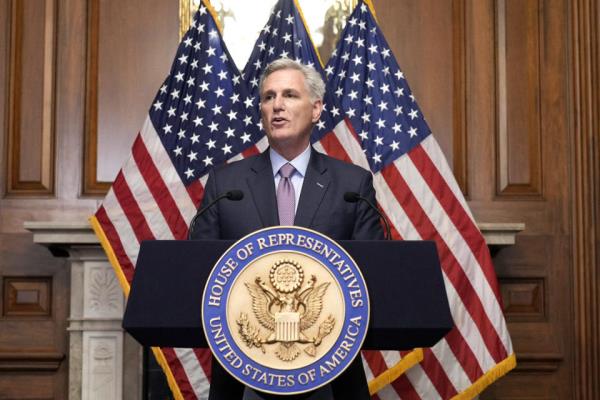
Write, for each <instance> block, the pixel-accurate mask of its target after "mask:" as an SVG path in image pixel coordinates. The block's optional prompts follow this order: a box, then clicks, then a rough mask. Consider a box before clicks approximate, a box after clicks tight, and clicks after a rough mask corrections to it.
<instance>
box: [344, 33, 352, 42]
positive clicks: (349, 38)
mask: <svg viewBox="0 0 600 400" xmlns="http://www.w3.org/2000/svg"><path fill="white" fill-rule="evenodd" d="M353 40H354V38H353V37H352V35H348V36H346V38H345V39H344V41H345V42H346V43H348V44H351V43H352V41H353Z"/></svg>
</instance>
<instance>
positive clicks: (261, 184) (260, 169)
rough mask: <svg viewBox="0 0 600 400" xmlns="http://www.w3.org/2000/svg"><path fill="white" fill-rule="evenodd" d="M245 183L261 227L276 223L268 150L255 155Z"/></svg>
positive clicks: (274, 194)
mask: <svg viewBox="0 0 600 400" xmlns="http://www.w3.org/2000/svg"><path fill="white" fill-rule="evenodd" d="M247 183H248V188H249V189H250V193H251V194H252V200H253V201H254V205H255V206H256V210H257V211H258V215H259V216H260V220H261V222H262V224H263V227H267V226H273V225H278V224H279V216H278V213H277V195H276V193H275V185H274V181H273V169H272V167H271V159H270V158H269V151H268V150H267V151H263V152H262V154H261V155H259V156H258V157H256V159H255V161H254V163H253V164H252V166H251V167H250V176H249V177H248V178H247Z"/></svg>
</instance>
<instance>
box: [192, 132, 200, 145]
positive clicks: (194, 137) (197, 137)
mask: <svg viewBox="0 0 600 400" xmlns="http://www.w3.org/2000/svg"><path fill="white" fill-rule="evenodd" d="M190 140H191V141H192V144H196V143H200V135H198V134H197V133H194V134H193V135H192V137H191V138H190Z"/></svg>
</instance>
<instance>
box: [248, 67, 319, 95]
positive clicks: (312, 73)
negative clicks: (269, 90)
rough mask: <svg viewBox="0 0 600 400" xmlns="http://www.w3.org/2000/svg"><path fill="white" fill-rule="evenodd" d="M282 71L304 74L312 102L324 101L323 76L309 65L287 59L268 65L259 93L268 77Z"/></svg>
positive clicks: (259, 86) (262, 77) (261, 80)
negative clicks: (294, 71)
mask: <svg viewBox="0 0 600 400" xmlns="http://www.w3.org/2000/svg"><path fill="white" fill-rule="evenodd" d="M282 69H295V70H296V71H300V72H302V75H304V82H305V83H306V88H307V89H308V93H309V94H310V99H311V100H312V101H316V100H323V96H324V95H325V82H323V78H321V74H319V73H318V72H317V70H315V69H314V68H313V67H311V66H309V65H305V64H302V63H299V62H298V61H294V60H291V59H289V58H285V57H284V58H279V59H277V60H275V61H273V62H272V63H270V64H269V65H267V68H265V70H264V71H263V74H262V76H261V77H260V82H259V84H258V92H259V93H261V94H262V90H263V83H264V82H265V79H266V78H267V76H269V75H271V74H272V73H273V72H275V71H280V70H282Z"/></svg>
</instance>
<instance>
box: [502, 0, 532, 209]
mask: <svg viewBox="0 0 600 400" xmlns="http://www.w3.org/2000/svg"><path fill="white" fill-rule="evenodd" d="M541 9H542V3H541V2H540V1H539V0H527V1H523V0H498V1H497V2H496V35H497V39H496V40H497V46H496V52H497V53H496V61H497V107H498V108H497V113H498V115H497V117H496V119H497V121H498V122H497V124H498V127H497V139H496V142H497V147H496V150H497V155H496V160H497V168H498V169H497V171H498V172H497V174H498V177H497V179H498V182H497V188H498V194H499V195H506V196H514V195H517V196H538V197H540V196H541V194H542V193H541V180H542V178H541V174H542V170H541V169H542V163H541V148H540V146H541V122H540V121H541V117H542V115H541V107H540V98H541V95H542V93H541V82H540V73H541V70H540V69H541V66H540V55H541V48H540V46H541V45H542V43H544V38H543V37H541V35H542V34H543V32H544V31H543V30H542V29H541V26H540V20H539V15H540V13H541Z"/></svg>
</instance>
